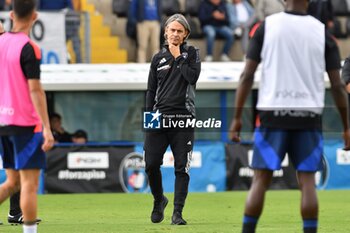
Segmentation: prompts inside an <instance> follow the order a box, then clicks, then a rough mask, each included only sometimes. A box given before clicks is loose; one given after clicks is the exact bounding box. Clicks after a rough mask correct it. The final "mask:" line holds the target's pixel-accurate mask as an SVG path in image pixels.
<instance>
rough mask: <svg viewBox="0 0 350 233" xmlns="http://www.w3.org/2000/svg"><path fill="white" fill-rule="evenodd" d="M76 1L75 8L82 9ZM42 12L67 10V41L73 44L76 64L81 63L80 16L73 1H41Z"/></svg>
mask: <svg viewBox="0 0 350 233" xmlns="http://www.w3.org/2000/svg"><path fill="white" fill-rule="evenodd" d="M73 1H74V6H75V7H80V2H78V1H75V0H73ZM39 9H40V10H57V11H58V10H66V11H67V12H66V41H69V40H71V41H72V44H73V50H74V53H75V57H76V63H81V62H82V60H81V51H80V44H81V43H80V36H79V28H80V14H79V13H77V12H76V11H75V10H80V9H76V8H74V7H73V4H72V0H54V1H53V0H40V4H39Z"/></svg>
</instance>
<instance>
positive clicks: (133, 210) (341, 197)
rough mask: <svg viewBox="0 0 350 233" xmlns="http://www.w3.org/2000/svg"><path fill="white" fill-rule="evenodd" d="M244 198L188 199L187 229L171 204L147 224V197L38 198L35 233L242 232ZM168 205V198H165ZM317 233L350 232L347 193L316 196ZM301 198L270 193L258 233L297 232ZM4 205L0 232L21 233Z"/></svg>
mask: <svg viewBox="0 0 350 233" xmlns="http://www.w3.org/2000/svg"><path fill="white" fill-rule="evenodd" d="M246 195H247V192H238V191H236V192H221V193H190V194H189V195H188V198H187V202H186V207H185V210H184V213H183V216H184V218H185V219H186V220H187V221H188V225H187V226H172V225H170V218H171V214H172V208H173V205H172V202H171V201H170V202H169V205H168V207H167V208H166V211H165V219H164V221H163V222H162V223H160V224H152V223H151V221H150V218H149V216H150V213H151V209H152V197H151V195H150V194H65V195H53V194H50V195H40V196H39V198H38V203H39V216H40V217H41V218H42V219H43V222H42V223H41V224H40V225H39V226H38V232H40V233H62V232H64V233H90V232H91V233H131V232H132V233H134V232H135V233H143V232H146V233H164V232H165V233H167V232H169V233H177V232H178V233H224V232H237V233H239V232H240V231H241V220H242V214H243V207H244V202H245V197H246ZM166 196H167V197H169V200H171V199H172V198H173V195H172V194H166ZM318 196H319V201H320V211H319V231H318V232H321V233H322V232H324V233H330V232H336V233H341V232H350V224H349V222H350V190H349V191H345V190H341V191H319V192H318ZM299 198H300V192H299V191H297V190H293V191H269V192H268V193H267V196H266V202H265V208H264V212H263V215H262V217H261V218H260V221H259V225H258V229H257V232H258V233H263V232H266V233H281V232H283V233H292V232H293V233H294V232H298V233H300V232H302V223H301V218H300V215H299V205H300V204H299ZM8 205H9V202H8V201H6V202H5V203H4V204H3V205H1V206H0V220H2V221H3V222H4V225H0V232H6V233H12V232H22V228H21V227H20V226H10V225H9V224H7V222H6V221H5V220H6V216H7V211H8Z"/></svg>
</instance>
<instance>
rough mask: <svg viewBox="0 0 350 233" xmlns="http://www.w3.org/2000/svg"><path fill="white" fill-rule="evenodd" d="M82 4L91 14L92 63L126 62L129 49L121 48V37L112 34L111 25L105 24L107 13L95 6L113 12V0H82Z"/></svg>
mask: <svg viewBox="0 0 350 233" xmlns="http://www.w3.org/2000/svg"><path fill="white" fill-rule="evenodd" d="M81 5H82V10H83V11H86V12H89V15H90V35H91V63H126V62H127V61H128V58H127V50H126V49H121V47H120V38H119V37H118V36H115V35H112V32H111V27H110V26H106V25H104V17H105V15H104V14H103V13H99V11H96V8H95V6H98V7H100V9H101V11H104V12H106V11H107V10H108V11H110V14H112V1H111V0H94V1H87V0H82V4H81ZM112 51H113V52H112Z"/></svg>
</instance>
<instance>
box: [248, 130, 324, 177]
mask: <svg viewBox="0 0 350 233" xmlns="http://www.w3.org/2000/svg"><path fill="white" fill-rule="evenodd" d="M286 153H288V156H289V159H290V161H291V162H292V163H293V165H294V168H295V169H296V170H297V171H304V172H316V171H318V170H322V155H323V137H322V132H321V130H317V129H315V130H314V129H311V130H283V129H271V128H262V127H259V128H256V129H255V134H254V152H253V161H252V164H251V167H252V168H254V169H268V170H279V169H281V162H282V161H283V159H284V157H285V155H286Z"/></svg>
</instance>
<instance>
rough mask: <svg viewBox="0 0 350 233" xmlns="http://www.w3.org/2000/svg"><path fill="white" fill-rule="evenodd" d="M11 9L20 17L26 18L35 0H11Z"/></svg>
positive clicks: (30, 12)
mask: <svg viewBox="0 0 350 233" xmlns="http://www.w3.org/2000/svg"><path fill="white" fill-rule="evenodd" d="M12 6H13V11H14V12H15V15H16V16H17V17H18V18H20V19H25V18H28V17H29V16H30V15H31V14H32V13H33V11H34V10H35V7H36V0H12Z"/></svg>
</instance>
